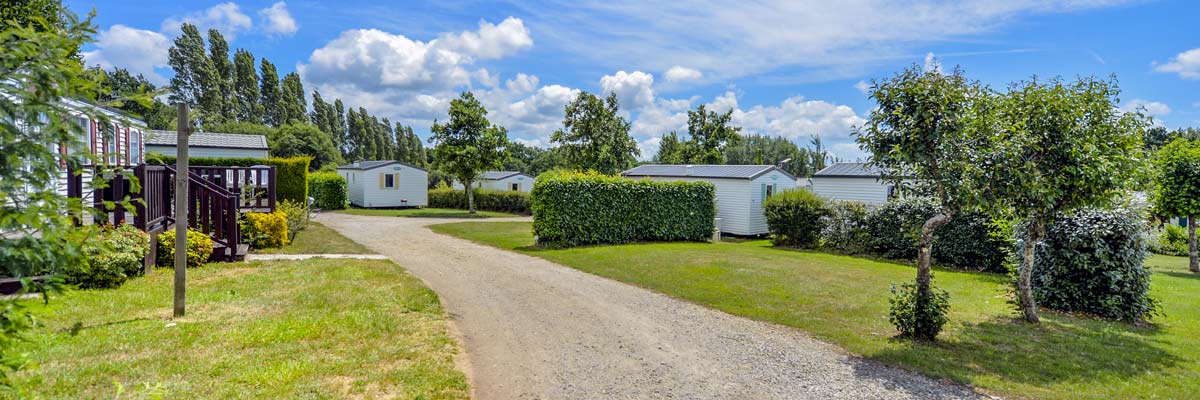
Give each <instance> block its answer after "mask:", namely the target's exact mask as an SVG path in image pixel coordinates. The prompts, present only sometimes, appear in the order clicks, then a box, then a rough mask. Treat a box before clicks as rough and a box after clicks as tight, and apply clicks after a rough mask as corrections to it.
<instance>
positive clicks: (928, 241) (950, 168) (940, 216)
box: [854, 66, 988, 340]
mask: <svg viewBox="0 0 1200 400" xmlns="http://www.w3.org/2000/svg"><path fill="white" fill-rule="evenodd" d="M870 97H871V98H872V99H874V100H875V101H876V102H877V103H878V104H879V106H878V107H877V108H876V109H875V110H873V111H871V115H870V117H869V118H868V120H867V122H866V123H865V124H864V125H863V126H861V127H857V128H855V132H854V135H855V140H856V141H857V142H858V144H859V146H860V147H862V149H863V150H865V151H867V152H868V153H870V154H871V156H870V158H869V159H868V161H867V162H868V164H869V165H871V166H873V167H877V168H879V170H880V171H881V172H882V173H883V177H884V178H885V179H887V180H890V181H893V182H894V183H895V184H897V185H904V186H907V187H909V188H911V190H913V191H914V192H915V193H917V194H919V195H925V196H929V197H931V198H932V199H933V200H934V201H935V202H936V203H937V204H938V205H939V206H940V207H939V210H938V212H937V213H936V214H935V215H933V216H932V217H930V218H929V219H927V220H926V221H925V222H924V224H923V225H922V226H921V231H920V236H919V239H918V252H917V279H916V288H915V293H908V294H909V295H911V296H900V297H898V298H894V299H893V303H892V304H893V318H895V317H896V316H897V313H896V308H895V306H897V305H899V306H903V307H906V308H908V310H909V311H908V312H913V310H915V312H913V313H912V314H908V315H906V318H911V320H910V321H915V322H912V323H911V325H909V324H908V322H906V323H905V324H897V325H898V326H900V325H906V326H911V327H912V330H911V331H909V332H907V333H908V334H911V335H912V336H913V337H914V338H917V339H923V340H933V339H934V338H935V337H936V336H937V334H938V332H939V331H940V330H941V323H944V322H945V318H944V315H942V314H941V313H939V312H938V310H942V304H943V303H944V299H945V295H944V294H945V292H944V291H939V292H936V293H935V292H934V290H933V283H932V279H933V275H932V272H931V271H930V255H931V254H932V250H933V234H934V231H936V230H937V229H938V228H939V227H941V226H942V225H945V224H946V223H947V222H949V221H950V218H952V217H953V216H954V215H955V214H957V213H959V212H960V211H963V210H964V209H969V208H972V207H974V206H976V205H977V203H976V201H977V200H978V197H977V196H975V193H976V191H977V188H978V186H980V185H981V182H979V179H978V174H977V173H976V172H975V171H974V170H973V168H975V165H974V164H973V159H972V157H973V154H972V151H980V149H977V148H976V146H974V144H973V143H972V141H971V136H972V135H971V129H970V128H971V127H972V126H973V125H972V124H974V123H975V122H974V121H972V119H973V117H974V110H975V108H976V107H978V106H979V104H977V103H979V102H981V101H983V100H986V99H987V97H988V96H987V91H986V90H985V89H984V88H982V87H981V86H980V85H979V84H978V83H976V82H969V81H968V80H967V79H966V77H964V76H963V74H962V71H961V70H958V69H955V70H954V71H953V73H952V74H949V75H943V74H942V73H941V72H940V71H934V70H931V71H924V72H922V71H921V70H920V68H919V67H917V66H912V67H910V68H908V69H905V70H904V71H902V72H900V73H898V74H896V75H895V76H893V77H891V78H889V79H887V80H884V81H882V82H876V83H874V84H873V85H872V88H871V94H870ZM983 184H986V182H983ZM907 290H908V289H907V288H905V289H903V290H899V291H896V290H894V292H897V293H906V291H907ZM910 302H911V303H910Z"/></svg>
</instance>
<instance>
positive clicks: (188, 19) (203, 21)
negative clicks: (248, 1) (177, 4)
mask: <svg viewBox="0 0 1200 400" xmlns="http://www.w3.org/2000/svg"><path fill="white" fill-rule="evenodd" d="M184 23H189V24H192V25H196V28H198V29H200V32H204V31H207V30H208V29H216V30H218V31H221V34H222V35H224V36H225V38H226V39H228V40H231V41H232V40H233V38H234V37H236V36H237V34H238V32H242V31H247V30H250V28H251V27H252V26H253V23H252V22H251V21H250V16H248V15H246V14H244V13H242V9H241V8H240V7H238V5H237V4H236V3H232V2H230V3H221V4H217V5H215V6H212V7H209V8H208V9H205V10H204V11H200V12H195V13H191V14H188V15H186V16H184V17H182V18H167V19H166V20H165V21H163V23H162V31H163V32H165V33H167V34H169V35H171V36H175V35H178V34H179V27H180V26H181V25H183V24H184Z"/></svg>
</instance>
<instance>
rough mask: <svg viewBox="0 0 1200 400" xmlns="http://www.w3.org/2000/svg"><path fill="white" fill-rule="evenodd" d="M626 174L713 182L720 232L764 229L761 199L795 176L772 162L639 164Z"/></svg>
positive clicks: (792, 182)
mask: <svg viewBox="0 0 1200 400" xmlns="http://www.w3.org/2000/svg"><path fill="white" fill-rule="evenodd" d="M621 175H624V176H626V177H629V178H634V179H639V178H642V179H650V180H654V181H688V182H695V181H705V182H709V183H712V184H713V186H716V189H717V192H716V197H717V198H716V200H717V218H720V219H721V222H720V226H718V227H717V229H719V230H720V231H721V232H724V233H729V234H734V235H746V236H750V235H762V234H766V233H767V218H766V217H765V216H764V215H763V200H765V199H767V198H768V197H771V195H772V194H775V193H778V192H780V191H783V190H788V189H793V188H795V187H796V177H795V176H792V175H791V174H789V173H787V172H785V171H784V170H782V169H779V168H778V167H776V166H774V165H642V166H638V167H635V168H633V169H630V170H628V171H625V172H622V173H621Z"/></svg>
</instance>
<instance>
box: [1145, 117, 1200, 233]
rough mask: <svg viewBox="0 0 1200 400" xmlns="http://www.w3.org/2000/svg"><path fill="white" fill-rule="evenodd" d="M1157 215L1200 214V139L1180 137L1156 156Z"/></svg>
mask: <svg viewBox="0 0 1200 400" xmlns="http://www.w3.org/2000/svg"><path fill="white" fill-rule="evenodd" d="M1153 177H1154V185H1153V188H1154V190H1153V191H1152V192H1151V200H1152V202H1153V204H1154V212H1155V213H1156V214H1159V215H1163V216H1169V217H1174V216H1189V215H1200V139H1189V138H1184V137H1179V138H1176V139H1174V140H1172V141H1171V142H1170V143H1168V144H1167V145H1166V146H1164V147H1163V148H1162V149H1161V150H1159V151H1158V153H1156V154H1155V156H1154V175H1153Z"/></svg>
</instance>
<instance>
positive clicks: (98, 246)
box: [62, 225, 150, 289]
mask: <svg viewBox="0 0 1200 400" xmlns="http://www.w3.org/2000/svg"><path fill="white" fill-rule="evenodd" d="M85 229H90V230H92V231H93V232H91V233H92V236H91V238H90V239H89V240H88V241H87V243H86V244H84V247H83V251H84V253H85V254H86V255H87V262H85V263H78V264H75V265H71V266H70V267H68V268H66V269H65V270H63V271H62V276H63V281H64V282H66V283H67V284H71V285H75V286H77V287H79V288H80V289H101V288H113V287H117V286H121V284H123V283H125V281H126V280H127V279H129V278H130V277H133V276H138V275H141V273H142V270H143V266H144V265H143V262H144V261H145V259H146V254H147V253H148V252H150V236H149V235H147V234H146V233H145V232H142V231H140V230H138V229H137V228H135V227H133V226H132V225H121V226H117V227H113V226H111V225H106V226H103V227H89V228H85Z"/></svg>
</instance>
